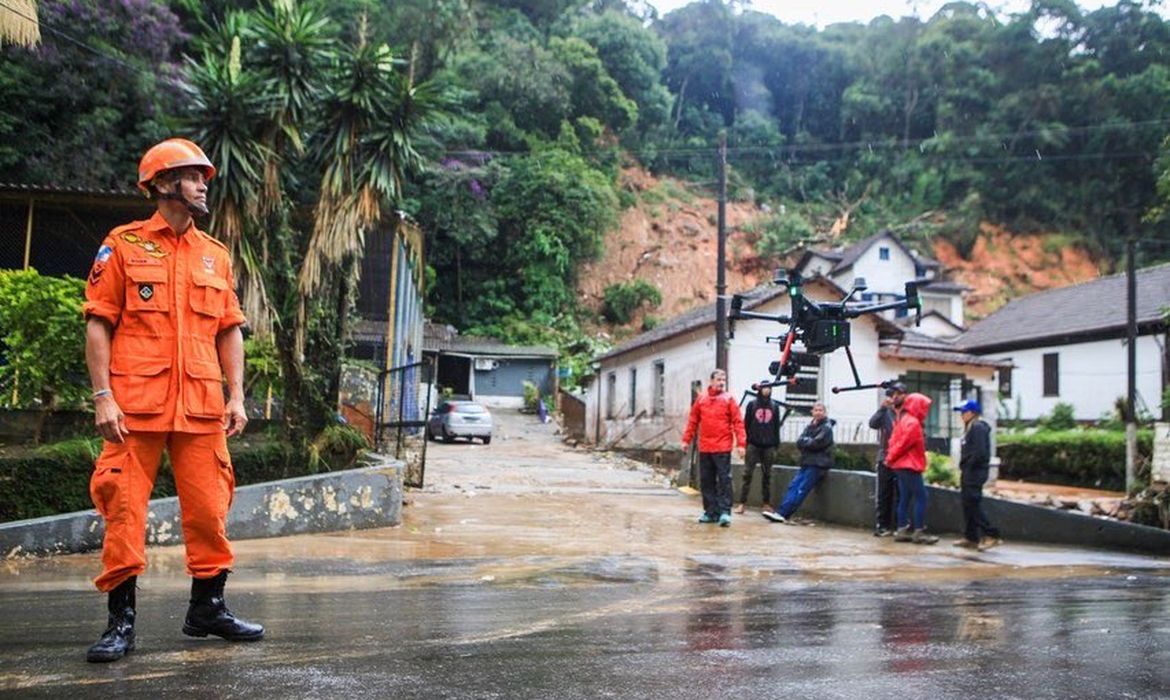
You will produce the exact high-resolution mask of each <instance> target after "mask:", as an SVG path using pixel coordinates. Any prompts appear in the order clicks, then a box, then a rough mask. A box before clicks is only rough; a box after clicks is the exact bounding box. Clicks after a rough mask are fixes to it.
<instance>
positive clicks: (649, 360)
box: [585, 278, 1004, 452]
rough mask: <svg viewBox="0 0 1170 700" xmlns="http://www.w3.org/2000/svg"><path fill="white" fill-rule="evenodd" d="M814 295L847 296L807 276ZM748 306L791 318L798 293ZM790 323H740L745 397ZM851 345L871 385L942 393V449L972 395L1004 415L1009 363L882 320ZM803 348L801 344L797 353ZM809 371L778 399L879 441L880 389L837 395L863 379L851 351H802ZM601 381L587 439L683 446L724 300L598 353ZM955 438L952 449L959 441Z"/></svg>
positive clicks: (799, 420)
mask: <svg viewBox="0 0 1170 700" xmlns="http://www.w3.org/2000/svg"><path fill="white" fill-rule="evenodd" d="M804 291H805V294H807V295H808V296H809V297H810V298H812V299H822V300H830V299H831V300H839V299H841V297H842V296H843V290H842V289H841V288H840V287H838V286H837V285H835V284H833V283H832V282H830V281H828V280H825V279H824V278H815V279H813V280H809V281H807V282H806V284H805V287H804ZM743 308H744V309H745V310H752V311H757V312H761V313H769V314H787V313H788V312H789V309H790V305H789V297H788V293H787V291H786V290H785V289H784V288H783V287H761V288H757V289H755V290H752V291H751V292H749V293H748V294H746V295H745V302H744V307H743ZM782 330H783V328H782V327H781V326H780V325H779V324H775V323H771V322H768V321H760V320H750V321H743V320H741V321H738V322H736V327H735V337H734V338H733V339H732V340H731V341H730V345H729V349H728V385H729V390H730V391H731V392H732V393H733V394H734V395H736V396H737V397H739V396H743V394H744V392H745V391H746V390H747V389H748V388H749V387H750V386H751V384H752V383H753V382H757V381H759V380H761V379H766V378H768V377H769V375H768V371H767V370H768V365H769V363H770V362H772V361H773V360H775V359H777V358H778V356H779V352H780V350H779V346H778V344H777V343H775V342H768V337H769V336H777V335H779V334H780V333H781V332H782ZM851 340H852V344H851V350H852V352H853V356H854V359H855V360H856V364H857V372H858V374H859V376H860V379H861V381H862V382H863V383H872V382H877V381H881V380H886V379H899V380H901V381H903V382H905V383H906V384H907V385H908V386H909V387H910V389H911V390H912V391H921V392H922V393H925V394H927V395H929V396H931V397H932V398H933V399H934V406H933V407H932V411H931V414H930V417H929V419H928V421H927V431H928V436H929V438H930V439H931V446H932V448H933V449H935V450H936V451H941V452H950V451H951V450H952V449H953V450H957V449H958V441H957V440H954V441H952V440H951V438H953V437H955V436H957V435H959V433H960V421H959V419H958V416H957V415H956V414H955V413H954V412H953V411H952V410H951V408H952V407H953V406H954V405H956V404H957V402H959V401H961V400H963V399H966V398H979V399H981V400H983V402H984V403H985V404H991V405H990V406H989V407H988V408H989V409H990V410H988V416H987V417H988V419H989V420H990V421H992V422H994V420H995V412H994V403H995V402H994V400H993V399H994V397H995V389H996V376H995V373H996V370H997V369H998V368H999V367H1000V366H1001V365H1003V364H1004V363H1002V362H1000V361H998V360H995V359H992V358H985V357H977V356H974V355H969V354H965V353H962V352H958V351H956V350H955V349H954V348H953V347H951V345H950V344H949V342H947V341H945V340H940V339H936V338H931V337H929V336H926V335H924V334H921V333H918V332H915V331H912V330H908V329H905V328H902V327H900V326H897V325H895V324H893V323H891V322H889V321H887V320H885V319H882V318H880V317H878V316H876V315H875V316H868V317H863V318H861V319H858V320H856V321H854V322H853V323H852V327H851ZM800 349H801V348H800V347H799V345H798V346H796V348H795V350H797V351H799V350H800ZM796 359H797V360H798V361H799V362H800V363H801V365H802V369H801V371H800V373H799V374H798V381H797V382H796V384H795V385H794V386H791V387H788V388H786V389H780V388H777V389H775V390H774V393H773V396H774V397H775V398H777V399H787V400H788V401H791V402H794V403H804V404H811V403H812V402H814V401H823V402H824V403H825V404H826V407H827V408H828V411H829V415H830V416H831V417H833V418H835V419H836V420H837V427H836V430H835V437H836V439H837V441H838V442H841V443H874V442H876V435H875V434H874V432H873V431H872V430H870V428H869V426H868V421H869V417H870V416H871V415H872V414H873V412H874V410H875V409H876V408H877V406H878V403H879V401H880V392H879V391H878V390H875V389H868V390H862V391H851V392H842V393H837V394H835V393H833V392H832V388H833V387H848V386H852V385H854V383H855V382H854V377H853V373H852V371H851V369H850V367H849V361H848V358H847V357H846V353H845V351H844V350H838V351H836V352H834V353H832V354H829V355H822V356H814V355H802V354H799V353H797V355H796ZM598 364H599V370H598V375H597V378H598V381H595V382H594V383H593V385H592V386H591V387H590V388H589V390H588V392H587V394H586V397H585V403H586V430H585V433H586V439H587V440H590V441H593V442H596V443H599V444H610V445H618V446H626V447H649V448H660V447H664V446H672V445H677V444H678V443H679V440H680V438H681V436H682V431H683V428H684V426H685V424H686V419H687V414H688V412H689V410H690V406H691V402H692V400H693V397H694V396H695V395H696V394H697V392H699V391H702V390H703V387H705V385H706V382H707V379H708V376H709V375H710V373H711V370H712V369H713V368H714V366H715V305H714V304H709V305H706V306H704V307H702V308H699V309H694V310H692V311H690V312H687V313H685V314H682V315H680V316H677V317H675V318H673V319H670V320H669V321H667V322H664V323H663V324H662V325H660V326H658V327H656V328H654V329H653V330H651V331H649V332H647V333H643V334H641V335H639V336H637V337H634V338H632V339H630V340H629V341H627V342H625V343H623V344H622V345H620V346H618V347H617V348H615V349H614V350H613V351H611V352H609V353H606V354H605V355H603V356H601V357H600V358H598ZM807 421H808V419H807V418H805V417H796V416H794V417H792V418H791V419H790V420H789V421H788V423H787V424H786V425H785V429H784V433H783V435H782V437H783V439H784V440H786V441H793V440H795V439H796V437H797V436H798V435H799V432H800V431H801V430H802V429H803V428H804V425H805V424H806V423H807ZM952 442H953V445H952V444H951V443H952Z"/></svg>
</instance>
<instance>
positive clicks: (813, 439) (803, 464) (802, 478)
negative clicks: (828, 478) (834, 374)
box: [763, 402, 836, 523]
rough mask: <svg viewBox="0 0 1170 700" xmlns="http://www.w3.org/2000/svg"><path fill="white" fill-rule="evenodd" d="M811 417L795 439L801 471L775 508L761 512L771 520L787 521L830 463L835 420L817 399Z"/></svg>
mask: <svg viewBox="0 0 1170 700" xmlns="http://www.w3.org/2000/svg"><path fill="white" fill-rule="evenodd" d="M812 417H813V419H812V422H811V423H809V424H808V426H807V427H805V429H804V432H803V433H801V434H800V437H799V438H797V439H796V447H797V448H798V449H799V450H800V471H799V472H797V474H796V478H794V479H793V480H792V483H791V484H789V485H788V491H787V492H786V493H785V494H784V499H783V500H782V501H781V502H780V505H779V506H777V507H776V510H774V511H764V513H763V516H764V517H765V518H767V519H768V520H771V521H772V522H774V523H785V522H788V520H789V518H791V517H792V516H793V514H795V513H796V511H797V509H798V508H800V504H801V503H803V502H804V499H805V498H807V497H808V495H809V494H810V493H812V490H813V489H814V488H816V487H817V484H819V483H821V479H823V478H825V474H827V473H828V472H829V469H830V468H831V467H832V466H833V426H834V425H836V421H834V420H832V419H831V418H829V417H828V415H827V414H826V411H825V404H823V403H819V402H818V403H816V404H813V408H812Z"/></svg>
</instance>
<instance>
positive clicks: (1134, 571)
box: [0, 415, 1170, 699]
mask: <svg viewBox="0 0 1170 700" xmlns="http://www.w3.org/2000/svg"><path fill="white" fill-rule="evenodd" d="M499 419H502V420H501V422H503V423H504V425H503V426H502V427H501V431H499V432H498V433H497V439H496V440H493V444H492V445H491V446H489V447H480V446H474V447H472V446H468V445H460V444H455V445H440V446H434V450H433V453H432V460H431V462H430V464H429V466H428V488H427V489H425V490H424V491H423V492H413V493H412V494H410V495H409V498H410V499H411V505H409V506H408V507H407V509H406V513H407V514H406V522H405V523H404V525H403V526H402V527H400V528H393V529H385V530H373V531H366V532H359V533H342V534H338V535H322V536H311V537H295V538H288V539H283V540H262V541H251V542H240V543H237V555H238V562H237V574H236V575H235V576H233V577H232V579H231V580H230V581H229V586H228V601H229V604H230V605H231V606H232V607H233V608H234V609H235V610H237V611H238V612H239V613H241V614H244V615H246V616H249V617H253V618H255V619H257V620H259V621H262V622H264V623H265V624H266V625H267V628H268V638H267V639H266V640H265V641H263V642H260V643H257V644H250V645H228V644H226V643H223V642H219V641H214V640H194V639H188V638H185V637H183V636H182V635H181V634H180V632H179V627H180V625H181V622H182V620H181V616H182V613H183V611H184V603H185V597H186V589H187V579H186V578H185V575H184V573H183V556H182V549H181V548H175V547H167V548H155V549H152V550H150V553H149V554H150V556H151V569H150V570H149V571H148V572H147V574H146V575H144V576H143V577H142V579H141V584H140V585H141V590H140V591H139V624H138V629H139V649H138V650H137V651H136V652H135V653H134V654H132V655H131V656H130V657H128V658H127V659H125V660H123V661H121V662H118V663H115V664H110V665H90V664H86V663H85V662H84V650H85V646H86V645H87V644H88V643H89V642H90V641H92V639H93V638H95V637H96V635H97V633H99V632H100V630H101V627H102V624H103V621H104V614H103V610H102V602H103V601H102V600H101V598H99V597H98V596H97V595H95V594H94V593H93V592H92V589H91V588H90V586H89V582H88V579H89V578H90V577H91V576H92V575H93V574H94V573H96V565H97V558H96V556H95V555H84V556H73V557H57V558H53V559H42V560H23V561H9V562H0V620H2V621H3V622H2V623H0V695H3V696H12V697H75V698H80V697H101V698H108V697H122V696H127V697H169V696H178V695H179V694H184V695H189V696H193V697H266V698H267V697H332V696H356V697H427V698H456V697H458V698H602V697H621V698H721V697H727V698H733V697H742V698H748V697H752V698H756V697H761V696H766V697H787V698H972V697H987V698H1029V699H1031V698H1048V697H1051V698H1080V697H1086V698H1088V697H1094V698H1095V697H1136V698H1146V697H1150V698H1153V697H1168V696H1170V585H1168V583H1170V578H1167V577H1166V576H1167V573H1170V568H1168V565H1167V562H1165V561H1161V560H1155V559H1150V558H1145V557H1137V556H1126V555H1114V554H1107V553H1100V552H1091V551H1075V550H1062V549H1057V548H1051V547H1038V546H1029V545H1021V544H1014V543H1008V544H1007V545H1005V546H1004V547H1003V548H1001V549H998V550H993V551H992V552H988V553H985V554H974V555H973V554H966V553H963V554H960V553H958V552H957V551H956V550H952V549H951V548H950V547H945V546H938V547H933V548H923V547H914V546H912V545H897V544H895V543H892V542H889V541H888V540H875V539H874V538H872V537H870V536H868V535H867V534H866V533H861V532H857V531H851V530H843V529H838V528H830V527H784V526H773V525H768V524H767V523H766V522H765V521H763V520H762V519H760V518H759V517H758V515H755V516H745V517H740V518H737V519H736V521H735V523H734V524H733V526H732V527H731V528H728V529H721V528H715V527H711V526H700V525H698V524H696V523H693V522H692V518H693V515H694V514H696V513H695V511H696V499H694V498H688V497H685V496H681V495H679V494H677V493H676V492H673V491H670V490H668V489H666V488H665V487H664V485H663V483H662V480H661V478H660V477H657V476H656V475H654V474H653V473H651V472H649V471H647V470H645V469H639V468H636V466H635V465H631V464H629V463H625V462H623V461H621V460H614V459H612V458H608V457H604V456H598V455H592V454H589V453H585V452H582V451H565V450H563V449H562V448H560V447H559V445H558V444H557V443H556V442H555V440H554V439H553V437H552V436H551V435H550V430H549V429H548V428H547V426H531V425H528V424H527V423H524V422H522V419H519V418H517V417H515V416H511V417H509V416H506V415H504V416H500V418H499Z"/></svg>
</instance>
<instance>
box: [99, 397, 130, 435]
mask: <svg viewBox="0 0 1170 700" xmlns="http://www.w3.org/2000/svg"><path fill="white" fill-rule="evenodd" d="M93 412H94V419H93V422H94V424H95V425H96V426H97V430H98V433H99V434H100V435H101V436H102V439H104V440H109V441H110V442H122V441H123V440H124V439H125V436H127V435H129V434H130V431H129V430H128V429H127V428H126V414H124V413H122V409H121V408H120V407H119V406H118V402H117V401H115V400H114V397H113V395H112V394H105V395H103V396H99V397H97V398H96V399H94V401H93Z"/></svg>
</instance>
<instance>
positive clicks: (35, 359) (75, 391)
mask: <svg viewBox="0 0 1170 700" xmlns="http://www.w3.org/2000/svg"><path fill="white" fill-rule="evenodd" d="M84 296H85V282H83V281H82V280H79V279H74V278H72V277H43V276H41V275H40V274H39V273H38V272H37V271H36V270H27V271H25V270H7V271H0V386H3V387H4V391H3V392H0V406H6V407H10V408H31V407H38V406H40V407H44V408H56V407H64V406H70V407H76V406H80V405H82V404H83V403H84V401H85V399H86V398H87V397H88V395H89V379H88V377H87V374H86V368H85V320H84V319H83V318H82V316H81V301H82V299H83V298H84Z"/></svg>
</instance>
